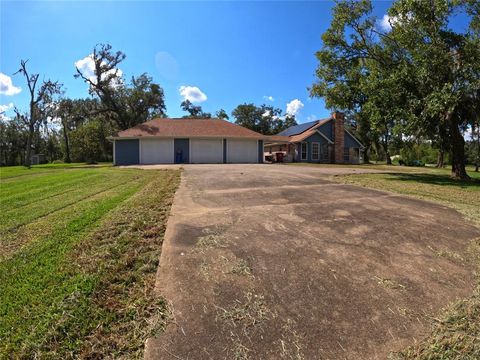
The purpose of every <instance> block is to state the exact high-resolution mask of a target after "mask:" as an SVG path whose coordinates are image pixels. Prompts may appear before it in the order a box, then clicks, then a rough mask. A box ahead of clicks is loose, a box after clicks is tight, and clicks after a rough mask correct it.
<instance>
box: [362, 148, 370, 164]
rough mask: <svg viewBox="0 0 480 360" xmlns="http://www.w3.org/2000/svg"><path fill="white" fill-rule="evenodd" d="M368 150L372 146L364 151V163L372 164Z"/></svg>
mask: <svg viewBox="0 0 480 360" xmlns="http://www.w3.org/2000/svg"><path fill="white" fill-rule="evenodd" d="M368 150H370V146H368V147H365V149H364V150H363V163H364V164H370V158H369V157H368Z"/></svg>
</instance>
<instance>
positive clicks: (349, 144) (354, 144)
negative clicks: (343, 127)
mask: <svg viewBox="0 0 480 360" xmlns="http://www.w3.org/2000/svg"><path fill="white" fill-rule="evenodd" d="M344 141H345V147H346V148H359V147H361V145H360V144H359V143H358V141H357V140H356V139H354V138H353V137H352V136H351V135H350V134H349V133H348V132H346V131H345V140H344Z"/></svg>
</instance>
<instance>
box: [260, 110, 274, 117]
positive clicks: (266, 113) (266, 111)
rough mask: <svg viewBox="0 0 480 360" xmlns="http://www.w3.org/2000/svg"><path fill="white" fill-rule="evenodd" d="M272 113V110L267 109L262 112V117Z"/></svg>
mask: <svg viewBox="0 0 480 360" xmlns="http://www.w3.org/2000/svg"><path fill="white" fill-rule="evenodd" d="M271 115H272V112H271V111H270V110H265V112H264V113H263V114H262V117H269V116H271Z"/></svg>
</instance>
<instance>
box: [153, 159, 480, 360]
mask: <svg viewBox="0 0 480 360" xmlns="http://www.w3.org/2000/svg"><path fill="white" fill-rule="evenodd" d="M351 171H353V170H352V169H351V168H348V169H340V168H317V167H298V166H285V165H284V166H282V165H198V166H185V171H184V173H183V178H182V183H181V186H180V188H179V190H178V192H177V194H176V197H175V201H174V205H173V207H172V214H171V218H170V220H169V224H168V228H167V233H166V236H165V242H164V245H163V250H162V256H161V259H160V267H159V271H158V277H157V291H158V294H159V296H163V297H165V298H166V299H167V300H168V302H169V303H170V305H171V311H172V319H171V322H170V323H169V325H168V327H167V329H166V331H165V333H163V334H161V335H160V336H159V337H158V338H152V339H149V340H148V341H147V346H146V353H145V356H146V358H147V359H249V358H251V359H384V358H386V356H387V355H388V353H389V352H390V351H395V350H399V349H401V348H402V347H404V346H407V345H409V344H412V343H413V342H414V341H415V339H417V340H418V339H420V338H421V337H422V336H424V335H426V334H428V332H429V330H430V326H431V316H432V315H435V314H437V313H438V312H439V311H440V310H441V308H442V307H443V306H446V305H447V304H449V303H450V302H452V301H454V300H456V299H459V298H462V297H465V296H469V295H470V294H471V293H472V289H473V284H474V278H473V274H472V272H473V267H471V265H469V264H468V263H466V262H465V261H463V260H462V258H461V256H455V254H462V253H463V252H464V251H465V247H466V246H467V245H468V243H469V240H471V239H472V238H474V237H478V236H480V231H479V230H478V229H477V228H474V227H473V226H470V225H468V224H467V223H466V222H465V221H464V220H463V219H462V217H461V216H460V215H459V214H458V213H457V212H456V211H454V210H451V209H449V208H446V207H443V206H440V205H435V204H432V203H428V202H423V201H419V200H413V199H409V198H405V197H401V196H397V195H393V194H388V193H384V192H379V191H373V190H368V189H365V188H360V187H355V186H350V185H342V184H336V183H334V182H331V181H330V180H329V176H330V175H333V174H336V173H344V172H351ZM356 171H358V170H356ZM439 254H451V255H452V256H439Z"/></svg>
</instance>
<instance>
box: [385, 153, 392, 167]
mask: <svg viewBox="0 0 480 360" xmlns="http://www.w3.org/2000/svg"><path fill="white" fill-rule="evenodd" d="M386 157H387V165H392V158H391V157H390V153H389V152H388V151H387V152H386Z"/></svg>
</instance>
